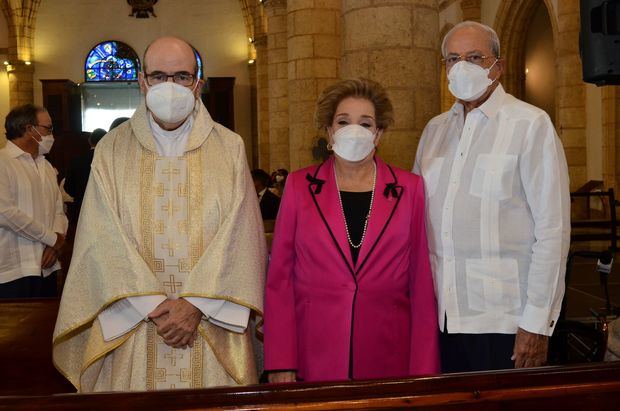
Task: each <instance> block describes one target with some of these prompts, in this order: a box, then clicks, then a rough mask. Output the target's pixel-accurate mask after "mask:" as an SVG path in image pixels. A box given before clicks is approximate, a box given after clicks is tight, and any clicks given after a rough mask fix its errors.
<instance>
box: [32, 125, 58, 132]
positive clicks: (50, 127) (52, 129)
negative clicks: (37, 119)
mask: <svg viewBox="0 0 620 411" xmlns="http://www.w3.org/2000/svg"><path fill="white" fill-rule="evenodd" d="M35 127H43V128H44V129H45V130H47V134H51V133H52V132H54V126H53V125H52V126H44V125H43V124H37V125H36V126H35Z"/></svg>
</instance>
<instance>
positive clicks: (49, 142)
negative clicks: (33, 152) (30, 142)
mask: <svg viewBox="0 0 620 411" xmlns="http://www.w3.org/2000/svg"><path fill="white" fill-rule="evenodd" d="M32 129H33V130H34V131H35V132H36V133H37V134H38V135H39V137H41V141H38V140H37V139H36V138H34V137H32V138H33V139H34V141H36V142H37V143H38V144H39V155H40V156H43V155H45V154H47V153H49V152H50V150H51V149H52V146H53V145H54V135H53V134H47V135H45V136H42V135H41V133H39V132H38V131H37V129H36V128H34V127H33V128H32Z"/></svg>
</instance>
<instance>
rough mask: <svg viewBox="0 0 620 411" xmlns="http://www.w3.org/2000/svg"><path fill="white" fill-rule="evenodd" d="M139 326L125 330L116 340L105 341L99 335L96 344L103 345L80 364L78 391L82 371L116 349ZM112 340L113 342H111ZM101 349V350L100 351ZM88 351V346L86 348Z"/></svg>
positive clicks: (80, 387) (79, 389) (80, 386)
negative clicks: (99, 338) (99, 339)
mask: <svg viewBox="0 0 620 411" xmlns="http://www.w3.org/2000/svg"><path fill="white" fill-rule="evenodd" d="M139 327H140V326H138V327H134V328H133V329H131V330H130V331H128V332H127V334H124V335H122V336H120V337H118V338H117V339H116V341H114V340H113V341H109V342H106V341H104V340H103V338H102V337H101V335H100V337H101V341H97V343H98V344H103V347H101V348H99V349H97V350H96V352H97V354H95V355H94V356H93V357H91V359H89V360H86V361H85V362H84V365H83V366H82V369H81V370H80V376H79V379H78V385H79V387H77V389H78V392H81V391H82V375H84V373H85V372H86V370H87V369H88V368H89V367H90V366H91V365H93V364H94V363H96V362H97V361H99V360H100V359H101V358H103V357H105V356H106V355H107V354H108V353H110V352H112V351H114V350H116V349H117V348H118V347H120V346H121V345H123V344H124V343H125V342H126V341H127V340H128V339H129V338H130V337H132V336H133V335H134V334H135V333H136V331H137V330H138V328H139ZM92 332H93V330H92V329H91V336H90V337H91V338H92ZM99 332H100V333H101V330H99ZM112 342H113V343H112ZM100 350H103V351H100ZM87 351H88V348H87Z"/></svg>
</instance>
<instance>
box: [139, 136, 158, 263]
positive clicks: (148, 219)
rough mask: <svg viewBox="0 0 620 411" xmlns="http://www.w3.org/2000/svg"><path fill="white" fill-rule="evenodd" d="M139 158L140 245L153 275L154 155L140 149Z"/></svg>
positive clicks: (143, 256)
mask: <svg viewBox="0 0 620 411" xmlns="http://www.w3.org/2000/svg"><path fill="white" fill-rule="evenodd" d="M141 152H142V153H141V156H140V208H141V213H140V224H141V227H140V232H141V233H142V244H140V249H141V252H140V254H141V255H142V258H144V261H145V262H146V263H147V264H148V266H149V268H150V269H151V272H152V273H153V274H155V257H154V254H153V247H154V244H155V233H154V232H153V221H154V220H153V177H154V175H155V153H153V152H152V151H149V150H147V149H145V148H144V147H142V150H141Z"/></svg>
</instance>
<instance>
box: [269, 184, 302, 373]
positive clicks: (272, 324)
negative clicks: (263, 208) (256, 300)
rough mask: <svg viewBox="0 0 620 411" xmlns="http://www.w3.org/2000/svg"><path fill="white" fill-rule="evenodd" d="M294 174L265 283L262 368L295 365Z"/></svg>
mask: <svg viewBox="0 0 620 411" xmlns="http://www.w3.org/2000/svg"><path fill="white" fill-rule="evenodd" d="M295 177H296V175H294V174H291V175H289V178H288V179H287V181H286V186H285V189H284V194H283V196H282V202H281V203H280V209H279V211H278V216H277V219H276V227H275V232H274V237H273V243H272V248H271V260H270V263H269V270H268V272H267V282H266V285H265V324H264V331H265V341H264V342H265V347H264V348H265V370H295V369H297V339H296V319H295V293H294V290H293V276H294V274H293V268H294V266H295V231H296V228H297V202H296V200H295V198H296V196H297V193H296V192H295V190H296V187H295V184H294V180H295Z"/></svg>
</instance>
